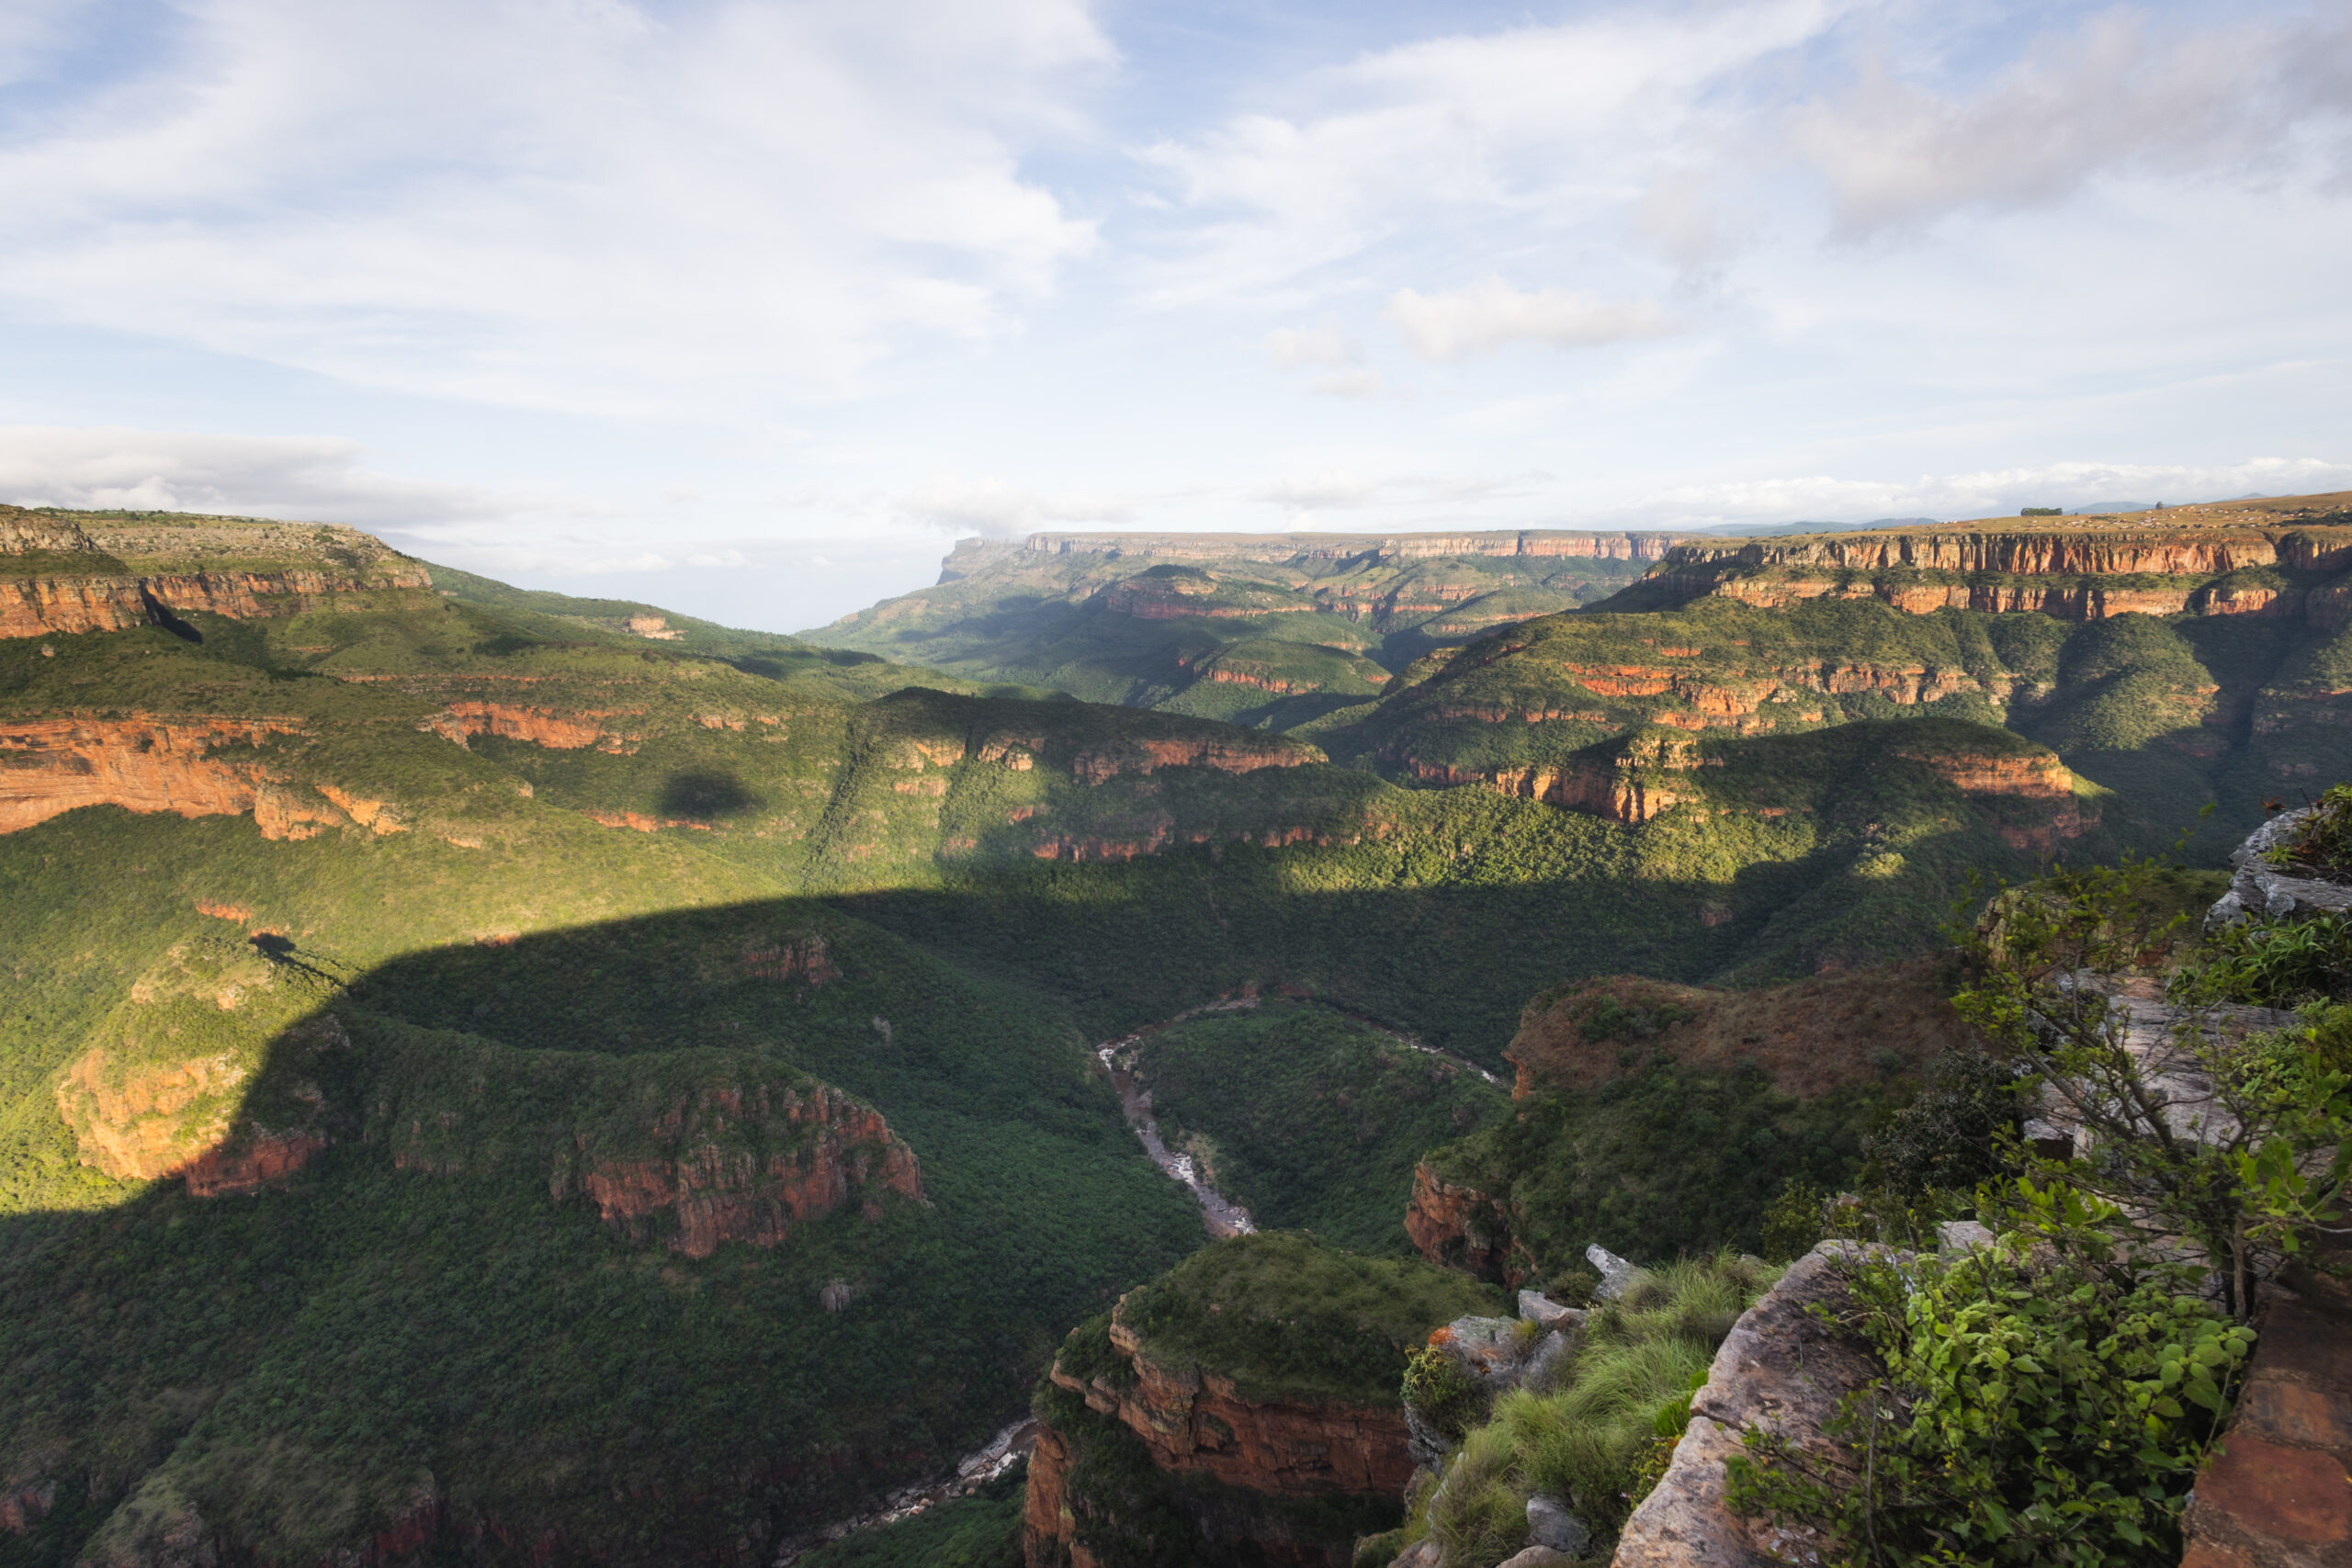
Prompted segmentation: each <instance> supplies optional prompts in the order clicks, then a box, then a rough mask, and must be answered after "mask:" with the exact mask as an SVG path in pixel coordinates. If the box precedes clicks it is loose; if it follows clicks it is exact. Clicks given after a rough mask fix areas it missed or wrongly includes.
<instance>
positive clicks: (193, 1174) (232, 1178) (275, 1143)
mask: <svg viewBox="0 0 2352 1568" xmlns="http://www.w3.org/2000/svg"><path fill="white" fill-rule="evenodd" d="M326 1146H327V1138H326V1134H324V1133H322V1132H319V1131H317V1130H316V1129H313V1128H308V1127H296V1128H291V1129H288V1131H285V1132H279V1133H274V1132H270V1131H268V1130H267V1129H266V1128H258V1127H257V1128H254V1129H253V1130H252V1132H250V1133H249V1134H245V1135H244V1136H243V1137H240V1138H236V1139H232V1140H231V1141H230V1142H228V1143H224V1144H222V1145H220V1146H219V1147H217V1148H209V1149H207V1150H205V1151H204V1152H203V1153H202V1154H200V1155H198V1156H196V1159H195V1161H194V1163H192V1164H190V1165H187V1166H186V1167H184V1168H181V1170H180V1171H178V1172H177V1174H179V1175H182V1176H185V1177H187V1191H188V1196H189V1197H191V1198H225V1197H228V1196H230V1195H231V1194H232V1193H243V1192H258V1191H261V1190H263V1189H264V1188H266V1187H274V1186H277V1184H279V1183H281V1182H283V1181H285V1180H286V1179H288V1177H291V1176H293V1175H294V1174H295V1173H296V1172H297V1171H300V1169H301V1168H303V1167H305V1166H307V1165H309V1164H310V1163H311V1160H312V1159H313V1158H315V1157H316V1156H319V1155H320V1154H322V1153H323V1152H324V1151H325V1149H326Z"/></svg>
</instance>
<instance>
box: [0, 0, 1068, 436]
mask: <svg viewBox="0 0 2352 1568" xmlns="http://www.w3.org/2000/svg"><path fill="white" fill-rule="evenodd" d="M180 11H181V14H180V17H179V22H180V26H179V27H178V28H175V29H174V30H173V32H172V33H170V34H168V35H164V36H165V37H167V38H170V39H181V40H182V41H181V42H180V43H179V44H178V45H177V46H176V49H177V51H176V52H173V48H174V46H172V45H168V44H167V45H166V46H165V49H164V53H165V55H166V58H163V59H161V60H159V61H156V62H154V63H153V64H151V65H147V66H143V67H139V68H135V69H133V70H132V71H131V73H130V74H127V75H123V76H120V77H119V78H118V79H116V80H114V81H112V82H110V83H106V84H101V85H96V86H95V87H93V88H92V89H91V90H90V91H88V92H87V93H86V94H85V95H84V96H81V97H80V98H79V99H78V100H76V101H74V103H72V104H71V106H70V107H67V108H65V109H63V110H62V111H61V112H58V113H52V114H46V115H42V116H40V117H22V118H18V119H17V120H16V121H15V122H14V124H13V125H12V126H11V127H10V128H9V130H6V132H5V133H0V206H5V208H6V210H7V211H8V213H9V218H10V220H9V222H8V224H7V226H6V231H5V232H4V233H0V298H6V299H8V300H10V301H12V302H13V303H14V304H15V305H16V307H17V309H18V310H23V311H28V312H34V313H37V314H39V315H40V316H42V317H44V318H47V319H50V320H52V321H68V322H77V323H84V324H88V325H95V326H100V327H106V328H111V329H118V330H121V331H128V332H133V333H151V334H154V335H157V336H160V337H164V338H169V339H174V340H178V341H182V342H192V343H194V344H199V345H201V346H203V347H206V348H210V349H215V350H219V351H221V352H225V353H230V354H235V355H248V356H257V357H260V358H264V359H267V360H272V361H275V362H277V363H280V364H286V365H293V366H299V367H305V368H308V369H312V370H318V371H322V372H325V373H327V374H330V375H334V376H337V377H342V378H348V379H352V380H356V381H360V382H365V383H370V384H374V385H379V386H387V387H393V388H399V389H405V390H411V391H422V392H427V393H433V394H443V395H454V396H459V397H466V398H471V399H481V400H497V401H503V402H510V403H516V404H523V405H530V406H541V407H547V406H553V407H561V408H571V409H587V410H595V411H605V412H611V411H630V410H639V411H642V410H646V409H654V408H659V409H661V410H662V411H663V412H665V413H673V414H674V413H675V412H679V402H680V400H682V399H686V400H694V401H695V402H697V403H698V404H699V405H700V406H701V407H703V408H704V409H706V410H708V409H710V408H713V407H715V406H723V405H724V404H725V402H726V401H727V400H729V399H731V398H740V397H741V396H743V395H745V394H746V393H747V392H749V391H753V390H760V389H786V390H788V391H790V392H793V393H795V394H799V395H829V394H831V393H836V392H839V391H841V390H842V389H846V388H849V387H851V386H854V385H855V384H857V383H858V382H859V380H860V379H861V378H862V377H864V376H865V375H866V374H867V373H868V372H869V370H870V368H871V367H873V366H874V365H875V364H876V362H877V360H879V359H880V358H881V357H882V356H883V355H886V354H887V353H888V351H889V350H890V349H891V347H892V346H893V345H894V344H898V343H899V342H901V341H904V340H905V339H907V338H908V337H909V336H910V334H912V335H915V336H923V335H937V334H945V335H947V336H949V337H965V338H973V337H979V336H984V335H987V334H990V333H995V332H996V331H998V330H999V329H1000V328H1001V327H1002V326H1003V325H1004V324H1005V323H1006V322H1007V321H1008V320H1009V319H1010V313H1011V312H1012V311H1013V310H1016V309H1018V308H1019V307H1020V306H1021V305H1022V304H1023V302H1025V301H1027V300H1029V299H1034V298H1035V297H1037V296H1038V295H1039V294H1040V293H1042V292H1043V291H1044V290H1046V289H1047V288H1050V287H1051V285H1052V284H1053V281H1054V279H1055V277H1056V276H1057V273H1058V272H1059V270H1060V269H1061V268H1062V267H1063V266H1064V265H1066V264H1068V263H1069V261H1070V260H1071V259H1072V258H1074V257H1076V256H1079V255H1080V254H1084V253H1085V252H1086V251H1087V250H1088V249H1089V247H1090V246H1091V243H1092V233H1093V231H1092V227H1091V224H1090V223H1089V222H1088V221H1086V220H1082V219H1079V218H1075V217H1072V216H1071V215H1069V213H1067V212H1065V211H1064V210H1063V209H1062V207H1061V205H1060V203H1059V202H1058V201H1057V199H1056V197H1054V196H1053V195H1051V194H1049V193H1048V192H1047V191H1046V190H1045V189H1044V188H1042V187H1041V186H1037V185H1035V184H1034V183H1032V182H1031V181H1029V180H1027V179H1025V178H1024V177H1023V175H1022V173H1021V171H1020V168H1019V157H1020V154H1021V152H1022V150H1023V146H1024V145H1026V144H1027V143H1029V142H1032V141H1035V140H1036V139H1037V138H1038V137H1040V136H1045V135H1059V134H1062V133H1064V132H1066V131H1067V130H1069V129H1070V127H1071V126H1072V125H1073V124H1074V120H1073V118H1072V117H1071V115H1070V114H1069V112H1068V111H1067V110H1066V109H1064V108H1063V107H1060V106H1061V105H1062V103H1063V101H1064V99H1065V98H1066V97H1067V96H1068V92H1069V86H1070V85H1071V83H1072V81H1073V75H1072V73H1082V72H1084V71H1085V70H1087V69H1089V68H1091V67H1095V66H1098V65H1100V64H1102V63H1103V62H1107V61H1108V59H1109V58H1110V49H1109V45H1108V44H1107V42H1106V41H1105V40H1104V39H1103V36H1102V35H1101V33H1100V32H1099V31H1098V29H1097V28H1095V26H1094V24H1093V22H1092V20H1091V17H1089V15H1088V13H1087V9H1086V6H1085V4H1084V0H1001V3H999V4H991V5H989V6H964V5H958V4H956V3H954V0H813V3H810V4H802V5H794V6H771V5H761V4H754V3H751V0H715V3H712V4H708V5H701V6H679V7H671V6H653V5H651V4H646V3H633V0H594V3H576V0H347V3H344V4H337V5H331V6H319V5H313V4H309V3H307V0H189V3H188V4H187V5H185V6H182V7H181V8H180ZM134 58H141V57H134Z"/></svg>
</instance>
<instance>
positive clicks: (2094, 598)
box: [1650, 503, 2352, 620]
mask: <svg viewBox="0 0 2352 1568" xmlns="http://www.w3.org/2000/svg"><path fill="white" fill-rule="evenodd" d="M2290 514H2291V513H2290ZM2286 515H2288V514H2278V515H2274V514H2269V513H2265V512H2262V511H2259V510H2254V509H2245V508H2235V509H2233V508H2232V507H2230V506H2229V505H2227V504H2226V503H2225V504H2223V505H2221V506H2216V507H2181V508H2177V509H2174V510H2170V511H2167V512H2165V513H2161V514H2157V513H2143V514H2139V515H2136V516H2133V517H2131V518H2130V519H2116V520H2112V521H2110V520H2107V519H2099V520H2097V521H2086V522H2080V523H2069V524H2067V525H2063V526H2051V527H2002V526H1992V527H1988V526H1986V525H1984V524H1981V523H1980V524H1958V525H1943V526H1936V527H1925V528H1917V529H1904V530H1900V531H1894V530H1888V531H1881V530H1876V529H1872V530H1856V531H1854V532H1851V533H1842V534H1828V535H1814V536H1793V537H1785V538H1775V539H1758V540H1752V541H1748V542H1746V543H1741V544H1730V543H1721V544H1717V543H1707V544H1701V543H1697V542H1688V543H1683V544H1679V545H1677V546H1675V547H1673V548H1672V549H1670V550H1669V551H1668V552H1667V555H1666V557H1665V558H1664V559H1663V560H1662V561H1661V562H1660V564H1659V566H1658V567H1657V569H1656V570H1654V571H1653V572H1652V574H1651V579H1650V581H1652V582H1653V583H1655V584H1657V586H1659V587H1661V588H1664V589H1665V590H1667V591H1668V592H1669V593H1671V594H1674V595H1678V596H1680V597H1684V598H1695V597H1699V596H1702V595H1715V596H1720V597H1724V598H1731V599H1738V600H1741V601H1743V602H1746V603H1748V604H1763V605H1772V606H1781V605H1786V604H1794V603H1797V602H1798V601H1800V600H1804V599H1816V598H1848V599H1876V600H1879V601H1880V602H1882V603H1884V604H1891V605H1893V606H1894V608H1896V609H1899V610H1904V611H1907V612H1909V613H1911V614H1914V615H1927V614H1929V613H1932V612H1934V611H1937V610H1942V609H1964V610H1977V611H1983V612H1986V613H1990V614H2014V613H2019V612H2028V611H2031V612H2038V613H2041V614H2043V615H2054V616H2058V617H2060V618H2062V619H2066V620H2098V619H2101V618H2104V617H2106V616H2110V615H2126V614H2135V613H2136V614H2141V615H2179V614H2183V613H2194V614H2198V615H2302V614H2306V613H2315V614H2317V615H2320V616H2322V617H2324V616H2328V615H2336V616H2338V618H2340V611H2339V610H2338V608H2337V607H2336V604H2335V600H2334V599H2329V600H2327V601H2326V602H2325V604H2324V605H2323V606H2321V607H2320V608H2318V609H2317V610H2316V611H2308V610H2307V603H2308V601H2309V599H2310V596H2311V595H2312V593H2313V592H2318V593H2324V592H2327V590H2325V589H2321V590H2316V591H2312V590H2307V589H2306V588H2305V587H2303V586H2301V585H2291V586H2290V585H2284V584H2280V583H2278V582H2276V581H2260V580H2259V574H2257V580H2256V581H2243V580H2241V581H2227V580H2228V579H2229V578H2230V577H2231V575H2232V574H2233V573H2240V572H2244V571H2245V570H2247V569H2250V568H2253V569H2259V568H2268V567H2277V568H2282V569H2284V570H2289V571H2293V572H2299V573H2312V572H2321V571H2326V572H2335V571H2341V570H2344V568H2345V566H2346V564H2352V529H2346V528H2342V527H2328V526H2311V525H2305V526H2302V527H2296V526H2293V525H2290V524H2289V523H2288V522H2287V521H2286V520H2285V516H2286ZM2115 580H2129V581H2115Z"/></svg>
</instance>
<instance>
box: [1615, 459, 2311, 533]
mask: <svg viewBox="0 0 2352 1568" xmlns="http://www.w3.org/2000/svg"><path fill="white" fill-rule="evenodd" d="M2346 488H2352V460H2344V459H2337V458H2325V457H2250V458H2247V459H2245V460H2244V461H2242V462H2237V463H2221V464H2209V465H2196V464H2146V463H2100V462H2091V461H2072V462H2057V463H2046V464H2039V465H2033V466H2027V467H2018V468H1985V469H1977V470H1973V471H1963V472H1960V473H1951V474H1930V475H1921V476H1919V477H1917V478H1916V479H1883V480H1882V479H1842V478H1837V477H1834V476H1830V475H1825V474H1815V475H1798V476H1790V477H1785V478H1767V479H1741V480H1733V481H1728V482H1724V483H1717V484H1707V485H1687V486H1679V487H1676V488H1674V489H1671V490H1668V491H1661V492H1659V493H1657V494H1656V495H1654V496H1651V497H1649V498H1647V499H1645V500H1644V501H1641V502H1636V503H1634V505H1632V506H1628V507H1623V508H1617V509H1612V511H1611V516H1612V517H1615V518H1617V519H1618V520H1619V521H1621V522H1636V521H1637V522H1639V523H1641V524H1642V525H1645V526H1652V527H1668V528H1691V527H1703V526H1706V525H1712V524H1718V523H1768V522H1770V523H1777V522H1791V521H1798V520H1814V521H1829V520H1833V519H1841V520H1863V519H1869V518H1874V517H1913V516H1923V517H1941V518H1952V519H1965V518H1976V517H2000V516H2014V515H2016V514H2017V513H2018V512H2019V511H2021V510H2022V509H2023V508H2025V507H2028V506H2056V507H2061V508H2067V507H2075V506H2085V505H2095V504H2098V503H2100V502H2111V501H2113V500H2115V499H2116V498H2118V497H2119V496H2126V497H2131V498H2136V499H2143V500H2147V501H2164V502H2171V503H2173V504H2176V505H2177V504H2180V503H2182V502H2194V501H2209V500H2219V499H2225V498H2228V497H2232V496H2240V495H2248V494H2260V495H2307V494H2312V493H2319V492H2324V491H2334V490H2342V489H2346Z"/></svg>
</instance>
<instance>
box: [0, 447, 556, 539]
mask: <svg viewBox="0 0 2352 1568" xmlns="http://www.w3.org/2000/svg"><path fill="white" fill-rule="evenodd" d="M361 457H362V451H361V448H360V446H359V445H358V444H357V443H356V442H352V441H344V440H338V439H335V438H334V437H329V436H248V435H213V434H200V433H196V432H189V431H174V430H132V429H128V428H124V427H119V426H115V427H107V428H96V429H93V428H67V427H62V426H57V425H35V424H18V425H0V499H6V500H7V501H9V502H14V503H16V504H17V505H20V506H81V507H102V508H117V507H119V508H127V509H131V510H137V511H181V512H216V513H237V514H246V515H254V516H271V517H300V518H304V519H308V520H317V521H323V522H340V523H355V524H359V525H379V524H386V523H407V524H417V523H428V522H435V521H446V520H450V519H455V518H460V517H466V516H478V515H481V514H482V513H484V512H486V511H492V512H495V511H504V510H507V509H509V508H510V507H511V506H512V505H513V502H511V501H508V502H501V501H499V500H497V499H494V498H492V496H491V495H489V494H488V493H487V492H485V491H479V490H476V489H472V488H470V487H459V486H444V485H431V484H423V483H418V482H415V481H413V480H407V479H393V478H390V477H388V476H385V475H382V474H379V473H375V472H372V471H370V470H369V469H368V468H366V467H365V466H364V465H363V463H362V462H361Z"/></svg>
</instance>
